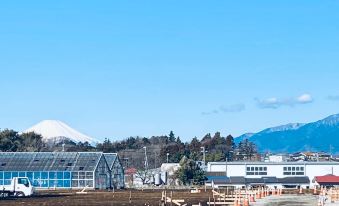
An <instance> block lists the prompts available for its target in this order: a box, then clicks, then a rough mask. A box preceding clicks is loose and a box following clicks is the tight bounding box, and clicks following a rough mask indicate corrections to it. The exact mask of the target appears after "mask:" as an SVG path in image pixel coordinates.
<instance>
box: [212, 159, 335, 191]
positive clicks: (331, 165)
mask: <svg viewBox="0 0 339 206" xmlns="http://www.w3.org/2000/svg"><path fill="white" fill-rule="evenodd" d="M302 166H303V167H304V174H305V176H308V177H309V179H310V185H311V186H313V185H314V183H312V180H313V179H314V177H315V176H323V175H327V174H332V171H333V175H337V176H339V163H337V162H282V163H278V162H277V163H272V162H271V163H265V162H231V163H230V162H229V163H227V176H229V177H230V176H244V177H247V178H260V177H264V176H263V175H246V167H267V175H265V176H275V177H277V178H283V177H295V176H298V175H284V174H283V172H284V171H283V168H284V167H302ZM207 171H208V172H225V174H226V162H209V163H208V165H207ZM299 176H304V175H299Z"/></svg>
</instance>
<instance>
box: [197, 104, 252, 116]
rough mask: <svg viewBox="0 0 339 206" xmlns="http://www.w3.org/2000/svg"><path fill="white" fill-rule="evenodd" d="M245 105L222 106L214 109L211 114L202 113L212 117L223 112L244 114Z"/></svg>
mask: <svg viewBox="0 0 339 206" xmlns="http://www.w3.org/2000/svg"><path fill="white" fill-rule="evenodd" d="M245 108H246V107H245V105H244V104H233V105H229V106H220V107H219V108H218V109H214V110H212V111H210V112H202V115H210V114H218V113H221V112H224V113H236V112H242V111H244V110H245Z"/></svg>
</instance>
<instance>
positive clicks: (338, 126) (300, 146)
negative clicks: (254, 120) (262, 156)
mask: <svg viewBox="0 0 339 206" xmlns="http://www.w3.org/2000/svg"><path fill="white" fill-rule="evenodd" d="M245 135H246V134H245ZM244 137H246V136H244V135H241V136H240V137H237V138H235V142H236V143H238V142H239V141H242V140H243V139H244ZM238 138H239V139H238ZM246 139H249V140H250V141H252V142H254V143H255V144H256V145H257V146H258V149H259V150H260V151H271V152H298V151H305V150H312V151H329V150H330V147H331V148H332V151H333V152H339V114H335V115H331V116H329V117H326V118H324V119H322V120H319V121H316V122H311V123H308V124H301V123H293V124H287V125H282V126H278V127H272V128H268V129H265V130H262V131H260V132H258V133H255V134H253V135H251V136H248V138H246Z"/></svg>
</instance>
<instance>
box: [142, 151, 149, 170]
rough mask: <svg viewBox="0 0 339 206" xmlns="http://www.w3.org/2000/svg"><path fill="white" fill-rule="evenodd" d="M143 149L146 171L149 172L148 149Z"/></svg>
mask: <svg viewBox="0 0 339 206" xmlns="http://www.w3.org/2000/svg"><path fill="white" fill-rule="evenodd" d="M143 148H144V150H145V170H148V159H147V147H143Z"/></svg>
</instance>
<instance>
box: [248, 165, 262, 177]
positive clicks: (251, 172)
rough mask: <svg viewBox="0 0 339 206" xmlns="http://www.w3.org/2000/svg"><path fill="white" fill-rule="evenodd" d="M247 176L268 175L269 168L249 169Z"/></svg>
mask: <svg viewBox="0 0 339 206" xmlns="http://www.w3.org/2000/svg"><path fill="white" fill-rule="evenodd" d="M246 175H267V167H247V168H246Z"/></svg>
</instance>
